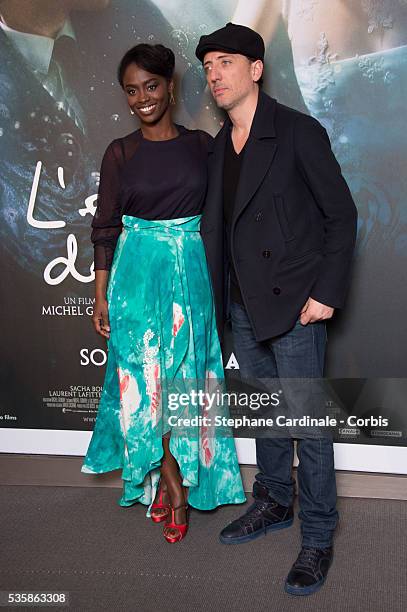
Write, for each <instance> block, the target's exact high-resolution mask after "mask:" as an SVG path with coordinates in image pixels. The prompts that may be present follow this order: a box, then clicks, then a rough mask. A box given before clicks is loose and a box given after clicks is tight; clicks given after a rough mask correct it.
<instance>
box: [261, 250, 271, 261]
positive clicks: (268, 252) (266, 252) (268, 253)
mask: <svg viewBox="0 0 407 612" xmlns="http://www.w3.org/2000/svg"><path fill="white" fill-rule="evenodd" d="M263 257H264V258H265V259H269V258H270V257H271V251H269V250H268V249H266V250H265V251H263Z"/></svg>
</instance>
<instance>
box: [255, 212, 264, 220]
mask: <svg viewBox="0 0 407 612" xmlns="http://www.w3.org/2000/svg"><path fill="white" fill-rule="evenodd" d="M262 217H263V215H262V212H261V210H259V212H258V213H257V214H256V216H255V220H256V221H261V219H262Z"/></svg>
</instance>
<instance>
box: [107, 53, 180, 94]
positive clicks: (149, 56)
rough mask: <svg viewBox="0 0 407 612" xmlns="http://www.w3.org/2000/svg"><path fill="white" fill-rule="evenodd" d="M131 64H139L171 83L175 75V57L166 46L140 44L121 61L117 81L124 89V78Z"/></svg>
mask: <svg viewBox="0 0 407 612" xmlns="http://www.w3.org/2000/svg"><path fill="white" fill-rule="evenodd" d="M130 64H137V66H140V68H143V69H144V70H146V71H147V72H150V73H151V74H158V75H159V76H163V77H164V78H166V79H167V80H168V81H170V80H171V79H172V77H173V74H174V68H175V55H174V53H173V51H171V49H169V48H168V47H164V45H148V44H147V43H140V44H139V45H136V46H135V47H132V48H131V49H129V50H128V51H127V53H125V54H124V56H123V57H122V59H121V60H120V64H119V68H118V70H117V79H118V81H119V83H120V86H121V87H122V88H123V77H124V73H125V72H126V69H127V67H128V66H129V65H130Z"/></svg>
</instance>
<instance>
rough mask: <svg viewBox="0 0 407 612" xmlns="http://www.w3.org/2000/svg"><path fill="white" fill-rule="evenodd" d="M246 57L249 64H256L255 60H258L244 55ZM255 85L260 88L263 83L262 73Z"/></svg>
mask: <svg viewBox="0 0 407 612" xmlns="http://www.w3.org/2000/svg"><path fill="white" fill-rule="evenodd" d="M246 57H247V59H248V60H249V62H257V59H259V58H257V59H256V58H254V57H248V56H247V55H246ZM263 72H264V62H263ZM256 83H257V85H258V86H259V87H260V88H261V87H262V86H263V83H264V80H263V73H262V75H261V77H260V78H259V80H258V81H256Z"/></svg>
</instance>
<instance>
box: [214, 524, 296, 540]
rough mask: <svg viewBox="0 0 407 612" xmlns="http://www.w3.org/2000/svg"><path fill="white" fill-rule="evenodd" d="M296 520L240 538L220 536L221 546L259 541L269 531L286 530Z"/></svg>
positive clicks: (270, 526) (271, 526)
mask: <svg viewBox="0 0 407 612" xmlns="http://www.w3.org/2000/svg"><path fill="white" fill-rule="evenodd" d="M293 522H294V519H289V520H288V521H283V522H282V523H275V524H274V525H269V526H268V527H266V531H264V529H262V530H261V531H256V532H255V533H251V534H250V535H245V536H240V537H239V538H225V537H224V536H221V535H220V536H219V541H220V542H221V544H244V543H245V542H251V541H252V540H257V538H261V536H264V535H267V533H268V532H269V531H279V530H280V529H286V527H291V525H292V524H293Z"/></svg>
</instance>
